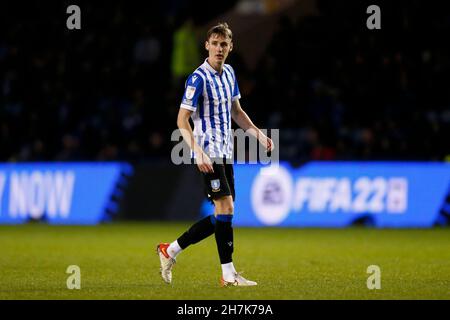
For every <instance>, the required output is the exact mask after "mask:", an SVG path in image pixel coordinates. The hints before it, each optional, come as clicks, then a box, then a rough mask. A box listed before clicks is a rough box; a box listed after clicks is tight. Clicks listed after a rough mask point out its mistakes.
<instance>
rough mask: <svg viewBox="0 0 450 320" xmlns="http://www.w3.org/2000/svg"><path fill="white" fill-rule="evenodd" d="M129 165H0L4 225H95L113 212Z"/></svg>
mask: <svg viewBox="0 0 450 320" xmlns="http://www.w3.org/2000/svg"><path fill="white" fill-rule="evenodd" d="M130 172H131V167H130V166H129V165H127V164H124V163H110V162H108V163H98V162H96V163H26V164H0V224H17V223H23V222H26V221H30V220H38V221H46V222H48V223H50V224H96V223H99V222H101V221H102V220H104V219H107V218H108V215H107V211H108V209H110V210H112V211H114V209H115V208H114V202H113V201H112V199H111V197H112V195H113V194H114V193H115V192H116V189H117V188H118V185H119V184H120V183H121V180H123V176H122V174H123V173H128V174H129V173H130Z"/></svg>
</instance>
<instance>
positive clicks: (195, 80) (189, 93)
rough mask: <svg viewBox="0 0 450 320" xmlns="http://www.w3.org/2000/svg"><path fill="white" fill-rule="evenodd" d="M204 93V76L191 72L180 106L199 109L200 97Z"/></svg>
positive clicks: (193, 109) (192, 109)
mask: <svg viewBox="0 0 450 320" xmlns="http://www.w3.org/2000/svg"><path fill="white" fill-rule="evenodd" d="M202 93H203V78H202V77H201V76H199V75H198V74H195V73H193V74H191V75H190V76H189V77H188V79H187V80H186V84H185V89H184V94H183V100H182V101H181V105H180V108H183V109H187V110H191V111H195V110H197V107H198V103H199V99H200V97H201V95H202Z"/></svg>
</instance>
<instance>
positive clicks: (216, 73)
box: [203, 58, 223, 76]
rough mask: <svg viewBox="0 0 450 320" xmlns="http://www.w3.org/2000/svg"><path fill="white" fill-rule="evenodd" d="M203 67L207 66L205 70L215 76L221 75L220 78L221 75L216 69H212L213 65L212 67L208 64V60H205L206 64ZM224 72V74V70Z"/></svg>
mask: <svg viewBox="0 0 450 320" xmlns="http://www.w3.org/2000/svg"><path fill="white" fill-rule="evenodd" d="M203 65H204V66H205V68H206V69H207V70H208V71H210V72H212V73H213V74H214V75H219V76H220V73H219V72H218V71H217V70H216V69H214V68H213V67H211V65H210V64H209V62H208V58H206V59H205V62H203ZM222 72H223V68H222Z"/></svg>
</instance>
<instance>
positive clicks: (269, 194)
mask: <svg viewBox="0 0 450 320" xmlns="http://www.w3.org/2000/svg"><path fill="white" fill-rule="evenodd" d="M293 185H294V183H293V181H292V177H291V175H290V174H289V172H288V171H287V170H286V169H284V168H282V167H279V166H277V167H269V168H264V169H261V171H260V173H259V174H258V175H257V176H256V178H255V180H254V182H253V186H252V191H251V192H252V195H251V201H252V207H253V211H254V212H255V214H256V216H257V217H258V219H259V220H260V221H261V222H262V223H264V224H266V225H269V226H273V225H277V224H279V223H281V222H283V220H284V219H286V217H287V216H288V214H289V211H290V209H291V202H292V190H293Z"/></svg>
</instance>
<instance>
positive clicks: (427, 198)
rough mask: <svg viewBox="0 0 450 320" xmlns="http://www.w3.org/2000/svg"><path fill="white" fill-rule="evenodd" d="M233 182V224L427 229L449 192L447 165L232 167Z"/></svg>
mask: <svg viewBox="0 0 450 320" xmlns="http://www.w3.org/2000/svg"><path fill="white" fill-rule="evenodd" d="M235 181H236V202H235V216H234V219H233V223H234V224H235V225H240V226H280V227H345V226H350V225H354V224H363V225H371V226H375V227H394V228H396V227H431V226H433V225H435V223H436V221H437V220H438V218H439V211H440V209H441V208H442V207H443V206H444V201H445V198H446V196H447V195H448V193H449V186H450V164H446V163H401V162H310V163H308V164H306V165H304V166H302V167H300V168H292V167H291V166H290V165H289V164H288V163H281V164H280V165H279V166H272V167H267V166H262V165H235ZM210 210H211V209H210V208H207V210H206V211H209V212H208V213H211V211H210ZM205 213H207V212H205Z"/></svg>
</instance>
